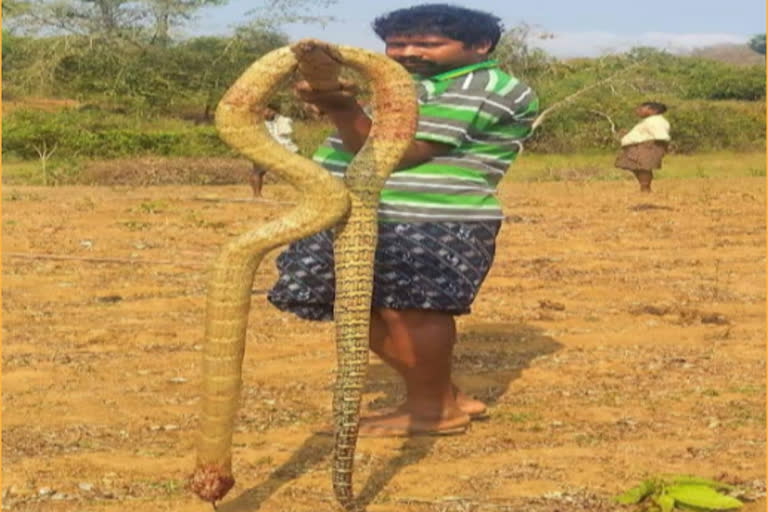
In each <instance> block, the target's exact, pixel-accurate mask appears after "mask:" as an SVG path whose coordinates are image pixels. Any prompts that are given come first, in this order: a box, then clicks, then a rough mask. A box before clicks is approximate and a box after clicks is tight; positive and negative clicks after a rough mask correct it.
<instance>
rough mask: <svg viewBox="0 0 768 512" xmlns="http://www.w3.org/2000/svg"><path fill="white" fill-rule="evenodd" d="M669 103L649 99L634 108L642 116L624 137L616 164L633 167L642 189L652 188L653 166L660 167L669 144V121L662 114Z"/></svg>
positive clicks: (622, 166) (648, 189)
mask: <svg viewBox="0 0 768 512" xmlns="http://www.w3.org/2000/svg"><path fill="white" fill-rule="evenodd" d="M666 111H667V107H666V105H664V104H663V103H656V102H654V101H647V102H645V103H642V104H641V105H639V106H638V107H637V108H636V109H635V115H637V116H638V117H640V118H642V121H640V122H639V123H637V124H636V125H635V126H634V127H632V129H631V130H630V131H629V132H628V133H626V134H625V135H624V136H623V137H622V138H621V153H620V154H619V156H618V157H617V158H616V164H615V166H616V167H618V168H620V169H626V170H628V171H631V172H632V174H634V175H635V178H636V179H637V182H638V183H639V184H640V192H650V191H651V182H652V181H653V170H654V169H661V161H662V159H663V158H664V154H665V153H666V152H667V146H668V145H669V122H668V121H667V120H666V119H664V116H662V114H663V113H664V112H666Z"/></svg>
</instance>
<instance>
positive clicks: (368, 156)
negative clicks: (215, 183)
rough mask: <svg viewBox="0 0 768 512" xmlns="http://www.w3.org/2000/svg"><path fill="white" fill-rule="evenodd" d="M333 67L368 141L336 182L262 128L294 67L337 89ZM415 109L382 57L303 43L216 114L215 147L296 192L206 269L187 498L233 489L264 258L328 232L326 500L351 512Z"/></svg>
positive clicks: (408, 89)
mask: <svg viewBox="0 0 768 512" xmlns="http://www.w3.org/2000/svg"><path fill="white" fill-rule="evenodd" d="M342 66H349V67H350V68H352V69H354V70H356V71H358V72H360V73H362V75H363V76H364V77H366V78H367V79H368V80H369V81H370V83H371V87H372V92H373V107H374V113H375V117H374V120H373V125H372V127H371V132H370V134H369V137H368V139H367V140H366V142H365V144H364V145H363V147H362V148H361V150H360V151H359V152H358V153H357V155H356V156H355V159H354V161H353V162H352V163H351V164H350V166H349V168H348V170H347V173H346V177H345V180H344V182H342V181H341V180H339V179H337V178H334V177H332V176H331V175H330V174H329V173H328V171H326V170H325V169H323V168H322V167H320V166H318V165H317V164H315V163H314V162H312V161H310V160H307V159H304V158H302V157H301V156H298V155H296V154H293V153H291V152H289V151H287V150H285V149H283V148H282V147H281V146H280V145H279V144H278V143H276V142H274V141H273V140H272V138H271V137H270V136H269V134H268V133H267V131H266V129H264V127H263V126H264V123H263V121H264V108H265V106H266V104H267V100H268V99H269V98H270V97H271V96H272V95H273V94H274V93H275V92H276V91H277V89H278V88H279V87H281V86H282V84H283V83H284V80H285V78H286V77H287V76H289V75H290V74H292V73H293V72H294V71H296V70H297V69H298V71H299V72H300V73H301V75H302V76H303V77H304V79H305V80H307V81H308V82H309V84H310V85H311V87H312V88H313V89H315V90H334V89H338V88H339V81H338V76H339V72H340V70H341V67H342ZM417 116H418V105H417V102H416V95H415V90H414V85H413V82H412V79H411V77H410V75H409V74H408V73H407V71H405V69H403V68H402V67H401V66H400V65H399V64H397V63H395V62H394V61H392V60H390V59H388V58H387V57H385V56H383V55H378V54H375V53H372V52H368V51H365V50H362V49H358V48H352V47H346V46H334V45H330V44H327V43H323V42H321V41H315V40H302V41H299V42H298V43H296V44H294V45H292V46H290V47H283V48H279V49H277V50H274V51H272V52H270V53H268V54H266V55H264V56H263V57H262V58H260V59H259V60H258V61H256V62H255V63H253V64H252V65H251V66H250V67H249V68H248V69H247V70H246V71H245V72H244V73H243V75H242V76H241V77H240V78H239V79H238V80H237V81H236V82H235V83H234V84H233V85H232V87H231V88H230V89H229V90H228V91H227V93H226V94H225V95H224V97H223V98H222V100H221V102H220V103H219V105H218V108H217V110H216V126H217V129H218V131H219V134H220V136H221V138H222V139H223V140H224V141H225V142H226V143H227V144H229V145H230V146H232V147H233V148H235V149H236V150H237V151H239V152H240V153H241V154H243V155H245V156H246V157H248V158H249V159H250V160H252V161H253V162H255V163H256V164H258V165H259V166H260V167H262V168H264V169H267V170H268V171H269V172H271V173H274V174H275V175H277V176H279V177H281V178H282V179H284V180H286V181H287V182H288V183H289V184H291V185H292V186H293V187H295V188H296V189H297V190H298V191H299V192H300V194H301V198H300V200H299V203H298V205H297V206H296V207H294V208H293V209H292V210H290V211H289V212H287V213H286V214H285V215H283V216H281V217H280V218H278V219H276V220H274V221H271V222H269V223H266V224H262V225H260V226H258V227H256V228H255V229H253V230H251V231H248V232H247V233H245V234H243V235H241V236H240V237H238V238H236V239H235V240H233V241H231V242H229V243H228V244H227V245H226V246H225V247H224V248H223V250H222V252H221V254H220V255H219V257H218V258H217V260H216V262H215V263H214V265H213V270H212V276H211V278H210V281H209V286H208V296H207V306H206V308H207V309H206V328H205V342H204V348H203V364H202V369H203V379H202V380H203V384H202V385H203V390H202V394H203V396H202V411H201V416H200V435H199V441H198V448H197V463H196V467H195V470H194V472H193V474H192V476H191V477H190V488H191V489H192V490H193V491H194V492H195V493H196V494H197V495H198V496H200V498H202V499H204V500H206V501H210V502H216V501H218V500H220V499H222V498H223V497H224V495H225V494H226V493H227V491H229V489H230V488H231V487H232V486H233V485H234V477H233V475H232V451H231V446H232V432H233V427H234V421H235V415H236V412H237V409H238V405H239V400H240V388H241V382H242V362H243V355H244V352H245V333H246V328H247V323H248V314H249V310H250V303H251V286H252V283H253V278H254V275H255V272H256V269H257V267H258V265H259V263H260V262H261V260H262V258H263V256H264V255H265V254H266V253H267V252H268V251H270V250H272V249H274V248H276V247H279V246H282V245H285V244H287V243H290V242H292V241H294V240H298V239H300V238H304V237H306V236H309V235H311V234H314V233H317V232H319V231H322V230H324V229H328V228H331V227H334V226H335V227H336V241H335V245H334V253H335V260H336V262H335V263H336V302H335V310H334V316H335V328H336V332H335V336H336V347H337V358H338V370H337V378H336V385H335V389H334V396H333V415H334V454H333V468H332V469H333V489H334V494H335V496H336V498H337V500H338V501H339V503H340V504H341V506H342V507H343V509H344V510H345V511H347V512H360V511H361V510H362V507H361V506H360V505H359V504H358V503H357V502H356V500H355V498H354V493H353V488H352V470H353V463H354V452H355V446H356V444H357V431H358V425H359V415H360V398H361V394H362V389H363V385H364V383H365V377H366V371H367V365H368V336H369V333H368V330H369V324H370V308H371V296H372V291H373V257H374V251H375V247H376V240H377V229H378V225H377V215H376V212H377V207H378V203H379V192H380V190H381V188H382V186H383V185H384V182H385V181H386V179H387V177H388V176H389V174H390V173H391V172H392V170H393V169H394V168H395V167H396V166H397V164H398V163H399V161H400V159H401V158H402V156H403V154H404V153H405V151H406V149H407V148H408V146H409V145H410V142H411V140H412V137H413V133H414V132H415V129H416V120H417Z"/></svg>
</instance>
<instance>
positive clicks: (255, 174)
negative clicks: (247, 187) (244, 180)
mask: <svg viewBox="0 0 768 512" xmlns="http://www.w3.org/2000/svg"><path fill="white" fill-rule="evenodd" d="M265 174H266V171H263V170H261V169H259V168H258V167H256V166H255V165H254V166H253V169H251V175H250V176H249V177H248V182H249V183H250V184H251V189H252V190H253V197H261V187H262V186H263V185H264V175H265Z"/></svg>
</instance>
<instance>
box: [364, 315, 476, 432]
mask: <svg viewBox="0 0 768 512" xmlns="http://www.w3.org/2000/svg"><path fill="white" fill-rule="evenodd" d="M454 342H455V333H454ZM370 346H371V350H372V351H373V352H374V353H375V354H376V355H377V356H378V357H379V359H381V360H382V361H384V362H385V363H387V364H388V365H389V366H391V367H392V368H393V369H394V370H395V371H396V372H397V373H398V374H400V376H401V377H403V378H405V375H406V369H405V368H404V367H403V364H402V362H401V361H400V358H399V355H398V350H397V349H396V346H397V345H396V344H395V343H393V341H392V339H391V338H390V336H389V329H388V328H387V324H386V323H385V322H384V320H383V319H382V318H381V314H380V313H379V311H378V310H373V311H372V312H371V337H370ZM452 388H453V396H454V398H455V399H456V404H457V405H458V406H459V409H461V410H462V411H464V412H465V413H467V414H469V416H470V417H472V418H484V417H485V415H486V413H487V406H486V405H485V404H484V403H483V402H481V401H480V400H476V399H474V398H472V397H470V396H469V395H467V394H466V393H464V392H463V391H461V390H460V389H459V387H458V386H457V385H456V384H452Z"/></svg>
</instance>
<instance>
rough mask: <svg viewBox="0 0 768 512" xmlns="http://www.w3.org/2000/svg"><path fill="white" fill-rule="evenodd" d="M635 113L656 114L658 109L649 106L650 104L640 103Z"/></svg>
mask: <svg viewBox="0 0 768 512" xmlns="http://www.w3.org/2000/svg"><path fill="white" fill-rule="evenodd" d="M635 114H636V115H637V116H638V117H648V116H652V115H655V114H656V110H654V109H653V108H651V107H649V106H648V105H640V106H639V107H637V108H636V109H635Z"/></svg>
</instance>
